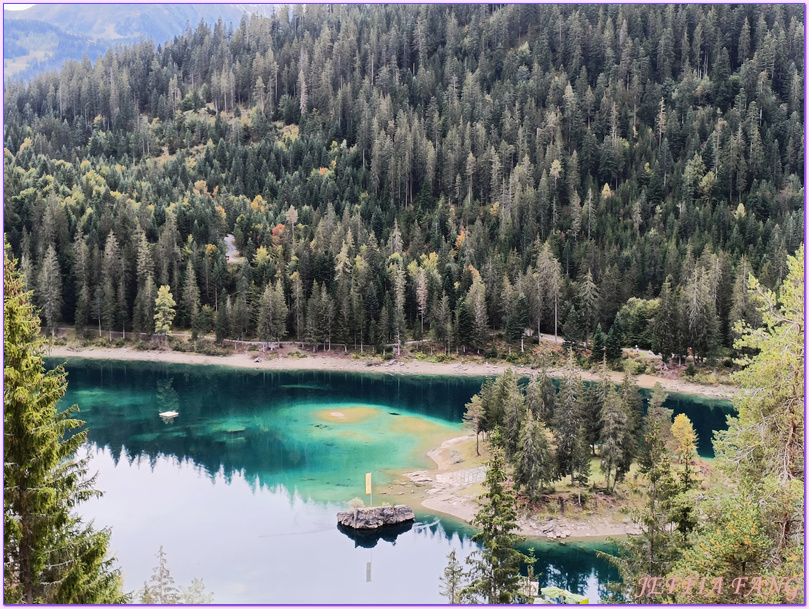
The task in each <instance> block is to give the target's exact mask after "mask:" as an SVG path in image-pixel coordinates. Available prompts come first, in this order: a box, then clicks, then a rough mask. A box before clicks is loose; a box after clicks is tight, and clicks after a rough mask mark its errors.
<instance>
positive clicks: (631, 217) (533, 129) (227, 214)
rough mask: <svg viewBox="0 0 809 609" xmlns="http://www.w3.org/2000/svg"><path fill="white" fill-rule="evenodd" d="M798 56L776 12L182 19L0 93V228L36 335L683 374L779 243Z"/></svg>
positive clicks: (796, 29)
mask: <svg viewBox="0 0 809 609" xmlns="http://www.w3.org/2000/svg"><path fill="white" fill-rule="evenodd" d="M803 61H804V24H803V9H802V7H801V6H799V5H795V6H791V5H768V6H762V5H736V6H729V5H716V6H702V5H688V6H685V5H677V6H663V5H654V6H649V5H646V6H640V5H631V6H630V5H623V6H621V5H609V6H607V5H601V6H599V5H587V6H574V5H559V6H551V5H545V6H539V5H509V6H501V5H464V6H446V5H430V6H403V5H393V6H376V5H375V6H318V5H309V6H306V7H296V8H295V10H294V11H293V16H292V17H291V18H290V15H289V14H287V12H286V10H285V9H281V10H280V12H279V14H278V15H277V16H276V17H275V18H264V17H255V16H254V17H252V18H249V19H248V18H247V17H245V18H243V19H242V22H241V25H240V26H239V27H238V28H237V29H235V30H233V31H231V30H230V28H228V27H226V26H224V25H223V23H222V22H221V21H220V23H219V24H217V25H216V26H215V27H213V28H209V27H208V26H206V25H204V24H202V25H200V26H198V27H197V28H196V29H193V30H191V31H189V32H188V33H186V34H185V35H183V36H181V37H179V38H176V39H175V40H174V41H173V42H171V43H168V44H166V45H165V46H161V47H157V48H156V47H155V45H154V44H152V43H150V42H141V43H139V44H137V45H135V46H132V47H127V48H123V49H119V50H116V51H110V52H108V53H107V54H106V55H104V56H103V57H102V58H100V59H99V60H98V61H97V62H96V63H95V64H91V63H90V62H89V61H85V62H83V63H76V62H71V63H68V64H67V65H66V66H65V67H64V69H63V70H62V71H61V72H60V73H50V74H46V75H42V76H40V77H38V78H36V79H35V80H33V81H32V82H30V83H26V84H18V83H13V84H8V85H7V86H6V89H5V100H6V103H5V107H4V115H5V133H4V140H5V154H4V167H5V176H4V179H5V197H4V211H5V226H4V230H5V231H6V235H7V238H8V240H9V241H10V243H11V245H12V248H13V251H14V252H15V254H16V255H17V256H18V257H20V259H21V266H22V269H23V271H24V273H25V276H26V280H27V282H28V285H29V287H30V288H31V289H33V290H34V291H35V297H36V301H37V303H38V304H39V305H40V306H41V308H42V314H43V317H44V320H45V322H46V324H47V325H49V326H53V325H55V324H57V323H58V322H59V321H60V320H64V322H67V323H75V324H76V325H77V326H89V327H90V328H91V329H92V328H93V327H96V328H98V327H100V328H103V329H115V330H121V329H123V328H125V329H126V331H130V330H132V329H134V330H138V331H142V332H151V331H153V330H154V307H155V298H156V296H157V292H158V288H159V286H162V285H166V286H169V288H170V291H171V293H172V295H173V296H174V299H175V300H176V302H177V311H178V313H177V317H176V319H175V325H179V326H180V327H186V328H192V327H193V328H194V329H195V330H196V331H198V332H212V331H215V332H216V334H217V336H218V337H219V338H222V337H234V338H239V337H256V336H257V337H258V338H260V339H262V340H274V339H277V338H280V337H286V336H292V337H300V338H302V339H307V340H310V341H313V342H314V341H317V342H324V341H329V340H331V341H332V342H345V343H349V344H357V345H359V344H360V343H365V344H368V343H370V344H375V345H379V344H383V343H387V342H391V341H404V340H405V339H406V338H410V337H416V338H419V337H422V336H425V337H429V336H432V337H434V338H435V339H436V340H438V341H442V342H443V344H444V346H445V348H447V349H452V350H453V351H454V350H455V348H456V347H458V346H460V347H468V348H473V349H480V350H483V349H486V348H487V345H488V344H489V343H490V341H491V340H492V336H493V335H495V334H496V333H502V332H504V331H506V332H505V336H506V338H507V339H510V340H513V341H515V342H517V343H518V342H519V340H520V335H521V334H522V330H523V328H525V327H529V328H533V330H534V332H536V330H537V329H541V330H542V331H543V332H551V333H553V332H554V330H555V329H556V328H557V327H558V331H559V333H562V334H564V335H565V336H566V337H567V338H568V339H569V340H571V341H579V342H581V343H584V342H585V341H589V339H590V338H592V336H593V334H594V333H595V334H597V335H599V337H600V340H602V339H603V340H606V339H604V337H605V336H606V337H609V336H610V335H611V339H609V340H611V341H612V342H613V344H614V343H615V342H616V341H620V342H623V343H624V344H627V345H631V346H634V345H636V344H639V345H640V346H642V347H646V348H648V347H651V348H653V349H655V350H656V351H658V352H662V353H663V354H664V357H666V358H667V357H668V356H669V355H670V354H675V355H678V354H684V353H685V352H686V351H687V350H688V348H689V347H690V348H692V349H693V351H694V354H695V355H696V357H697V358H698V359H702V358H705V357H710V356H713V355H716V354H718V353H719V352H721V350H722V349H725V348H728V347H730V346H731V345H732V342H733V339H734V336H733V325H734V323H735V322H736V321H738V320H747V321H749V322H751V323H752V324H754V325H755V324H757V323H758V321H759V320H757V319H756V315H757V314H756V312H755V310H754V307H752V305H751V304H750V303H749V301H748V296H747V289H746V288H747V283H748V278H749V274H750V273H753V274H754V275H755V276H756V277H758V278H759V279H760V281H761V283H762V284H764V285H765V286H767V287H770V288H776V287H777V286H778V285H779V284H780V282H781V281H782V280H783V278H784V277H785V276H786V274H787V255H788V254H790V253H793V252H795V251H796V250H797V248H798V246H799V245H800V243H801V242H802V240H803V223H804V215H803V196H804V191H803V188H804V183H803V182H804V177H803V154H804V152H803V151H804V148H803V141H804V122H803V107H804V83H803V77H802V75H803V73H804V63H803ZM228 233H232V234H234V235H235V241H236V246H237V247H238V249H239V251H240V254H241V257H242V258H243V259H244V262H240V261H239V259H237V260H236V261H235V262H234V261H231V262H230V263H228V261H227V260H226V252H227V248H226V245H225V242H224V237H225V235H226V234H228ZM599 326H600V332H599V330H598V327H599Z"/></svg>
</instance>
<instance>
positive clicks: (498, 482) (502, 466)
mask: <svg viewBox="0 0 809 609" xmlns="http://www.w3.org/2000/svg"><path fill="white" fill-rule="evenodd" d="M497 440H498V439H497V433H495V434H494V435H493V437H492V442H491V458H490V459H489V463H488V468H487V470H486V479H485V480H484V482H483V486H484V488H485V492H484V493H483V495H482V496H481V499H480V501H481V506H480V509H479V510H478V513H477V514H476V515H475V518H474V520H473V521H472V523H473V524H474V525H475V526H476V527H477V528H479V529H480V531H479V532H478V533H477V534H475V536H474V537H472V541H476V542H478V543H479V544H480V549H479V550H476V551H475V552H474V553H473V554H472V555H471V556H470V557H469V558H468V559H467V562H468V563H469V565H470V571H469V577H470V583H469V585H467V586H465V587H464V588H463V590H462V591H461V598H462V599H463V600H464V602H470V603H485V604H490V605H492V604H509V603H512V602H513V601H514V599H515V597H516V596H517V593H518V591H519V587H520V563H521V562H522V555H521V554H520V553H519V552H518V551H517V550H516V549H515V548H514V546H515V545H516V544H517V542H518V541H519V537H518V536H517V535H515V534H514V530H515V529H516V528H517V508H516V497H515V496H514V489H513V488H512V486H511V483H510V482H509V480H508V476H507V474H506V460H505V456H504V454H503V450H502V449H501V448H500V447H499V445H498V444H499V443H498V441H497Z"/></svg>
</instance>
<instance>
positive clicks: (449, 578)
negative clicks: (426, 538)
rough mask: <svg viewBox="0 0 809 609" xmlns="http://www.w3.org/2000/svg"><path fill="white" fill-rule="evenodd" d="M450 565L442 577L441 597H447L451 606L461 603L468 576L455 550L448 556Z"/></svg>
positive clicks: (448, 564)
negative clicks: (462, 591)
mask: <svg viewBox="0 0 809 609" xmlns="http://www.w3.org/2000/svg"><path fill="white" fill-rule="evenodd" d="M447 559H448V561H449V562H448V563H447V566H446V567H445V568H444V574H443V575H442V576H441V591H440V592H441V595H442V596H446V597H447V601H448V602H449V604H450V605H457V604H459V603H460V602H461V590H462V589H463V587H464V584H465V582H466V576H465V574H464V571H463V567H462V566H461V563H460V562H458V559H457V558H456V557H455V550H452V551H451V552H450V553H449V554H448V555H447Z"/></svg>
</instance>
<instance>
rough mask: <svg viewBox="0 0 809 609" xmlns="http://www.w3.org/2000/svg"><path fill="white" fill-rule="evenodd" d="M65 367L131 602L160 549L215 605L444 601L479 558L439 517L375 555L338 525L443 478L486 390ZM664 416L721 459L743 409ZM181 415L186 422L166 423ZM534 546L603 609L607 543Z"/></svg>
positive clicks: (177, 575) (310, 374)
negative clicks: (431, 478)
mask: <svg viewBox="0 0 809 609" xmlns="http://www.w3.org/2000/svg"><path fill="white" fill-rule="evenodd" d="M49 363H51V364H53V363H54V360H49ZM66 369H67V371H68V373H69V374H68V381H69V385H68V392H67V395H66V396H65V398H64V401H63V403H64V404H73V403H77V404H79V407H80V410H81V411H80V413H79V415H78V417H79V418H81V419H82V420H84V421H86V422H87V428H88V429H89V433H88V437H89V443H88V446H87V447H86V449H85V450H86V452H87V454H89V456H90V458H91V463H90V470H91V472H96V471H97V472H98V478H97V481H96V487H97V488H99V489H101V490H102V491H104V493H105V494H104V496H103V497H102V498H100V499H96V500H93V501H91V502H88V503H86V504H84V505H82V506H81V513H82V514H84V515H85V516H86V517H87V518H92V519H94V520H95V523H96V525H97V526H99V527H100V526H109V527H111V528H112V531H113V533H112V539H111V548H112V551H113V552H114V553H115V554H116V556H117V558H118V563H119V565H120V566H121V567H122V569H123V572H124V578H125V589H126V590H128V591H135V590H137V589H139V588H142V587H143V583H144V582H145V581H146V580H148V579H149V577H150V576H151V573H152V569H153V567H154V566H155V565H156V558H155V554H156V553H157V551H158V548H159V547H160V546H161V545H162V546H163V548H164V550H165V552H166V555H167V559H168V567H169V568H170V570H171V574H172V576H173V577H174V580H175V582H176V584H178V585H181V586H185V585H187V584H188V583H190V581H191V579H192V578H195V577H198V578H201V579H203V580H204V582H205V587H206V590H208V591H210V592H213V593H214V595H215V596H214V602H216V603H273V604H290V603H318V604H320V603H348V604H365V603H369V604H389V603H409V604H421V603H425V604H426V603H443V602H445V601H446V599H444V598H443V597H442V596H441V595H440V594H439V577H440V575H441V573H442V571H443V569H444V567H445V566H446V560H447V559H446V556H447V554H448V553H449V552H450V551H451V550H452V549H455V550H456V551H457V552H456V553H457V555H458V557H459V559H460V560H461V561H463V559H464V558H465V557H466V556H468V555H469V554H470V553H471V552H472V551H473V550H474V549H475V544H473V543H472V542H471V541H470V537H471V535H472V531H471V530H470V529H469V528H468V527H467V526H466V525H464V524H463V523H460V522H458V521H456V520H454V519H451V518H442V517H439V516H438V515H436V514H434V513H430V512H428V511H426V510H421V511H417V518H416V523H415V524H414V526H413V527H412V528H410V529H409V530H407V531H404V532H401V533H400V534H398V535H389V536H388V537H387V538H381V539H376V538H374V539H371V540H365V541H363V542H361V543H357V542H355V541H354V540H353V539H351V538H349V537H348V536H346V535H344V534H343V533H341V532H340V531H338V530H337V526H336V513H337V512H338V511H339V510H341V509H345V507H346V502H347V501H348V500H350V499H351V498H353V497H357V496H359V497H363V498H364V499H366V501H367V496H365V494H364V491H365V484H364V482H365V472H368V471H372V472H373V476H374V487H375V488H380V489H381V488H384V487H385V484H386V483H388V482H390V481H391V480H392V479H393V478H394V477H395V476H396V473H397V472H401V471H402V470H408V469H424V468H428V467H430V465H431V461H429V460H428V459H427V457H426V456H425V455H424V452H425V451H426V450H427V448H429V447H430V446H431V445H433V444H432V443H431V442H433V440H434V439H435V438H438V437H449V436H451V435H453V434H456V433H457V434H460V433H462V428H461V423H460V421H461V416H462V414H463V409H464V405H465V404H466V402H467V401H468V400H469V399H470V398H471V396H472V395H474V394H475V393H477V392H478V391H479V390H480V385H481V383H482V381H483V378H474V377H449V376H443V377H436V376H409V375H407V376H406V375H392V374H366V373H362V374H360V373H343V372H319V371H305V372H281V371H252V370H237V369H232V368H225V367H218V366H181V365H171V364H163V363H141V362H137V363H134V362H98V361H92V360H83V359H71V360H69V361H68V363H67V365H66ZM644 394H645V395H648V392H644ZM666 406H667V407H670V408H673V409H674V412H675V414H678V413H680V412H685V413H686V414H687V415H688V416H689V417H690V418H691V419H692V421H693V422H694V426H695V428H696V430H697V432H698V434H699V452H700V454H702V455H703V456H708V457H710V456H712V455H713V453H712V451H711V446H710V436H711V432H712V431H713V430H715V429H722V428H724V427H725V417H726V415H727V414H729V413H730V412H732V409H731V407H730V405H729V404H728V403H727V402H722V401H718V400H706V399H702V398H695V397H691V396H683V395H674V396H671V397H670V398H669V400H668V402H667V404H666ZM168 410H174V411H177V412H178V413H179V414H178V416H177V417H176V418H175V419H172V420H170V421H164V420H163V419H161V418H160V416H159V414H158V413H160V412H164V411H168ZM383 500H389V501H391V502H393V501H394V499H392V498H390V497H385V498H377V496H375V497H374V501H375V504H378V503H380V502H381V501H383ZM530 545H531V546H532V547H534V549H535V551H536V555H537V557H538V561H537V563H536V566H535V568H536V570H537V571H538V572H540V573H541V575H540V582H541V584H542V585H543V586H544V585H549V584H553V585H558V586H561V587H564V588H567V589H569V590H571V591H573V592H577V593H580V594H586V595H587V596H589V597H590V598H591V602H594V601H596V600H597V599H598V598H599V596H600V594H601V592H602V591H603V587H604V585H605V583H606V582H607V581H609V580H611V579H615V578H616V577H617V573H616V572H615V570H614V569H612V568H611V567H610V566H609V565H607V564H606V563H605V562H604V561H602V560H600V559H598V558H596V556H595V551H596V550H597V549H602V550H604V549H609V545H608V544H606V543H604V542H599V543H592V542H591V543H569V544H568V545H566V546H560V545H558V544H555V543H552V542H547V543H545V542H541V541H537V542H532V543H531V544H530ZM371 546H372V547H371ZM526 548H527V545H526ZM523 549H525V548H523Z"/></svg>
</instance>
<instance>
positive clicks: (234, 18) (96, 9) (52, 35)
mask: <svg viewBox="0 0 809 609" xmlns="http://www.w3.org/2000/svg"><path fill="white" fill-rule="evenodd" d="M245 12H247V11H246V10H245V9H244V8H242V7H238V6H235V5H216V4H170V5H162V4H140V5H133V4H118V5H114V4H106V5H103V4H100V5H76V4H37V5H34V6H32V7H31V8H29V9H26V10H24V11H3V30H4V40H3V68H4V71H5V74H6V75H7V76H16V77H18V78H24V79H25V78H31V77H33V76H35V75H37V74H40V73H42V72H45V71H49V70H55V69H58V68H60V67H61V66H62V65H63V64H64V62H65V61H67V60H68V59H74V60H77V61H79V60H81V59H82V57H83V55H85V54H86V55H87V56H88V57H89V58H90V60H91V61H95V59H96V58H97V57H98V56H99V55H101V54H103V53H104V52H106V50H107V49H108V48H109V47H110V46H112V45H116V44H133V43H135V42H137V41H138V40H140V39H141V38H146V39H149V40H153V41H154V42H155V44H163V43H165V42H167V41H169V40H171V39H172V38H173V37H174V36H177V35H179V34H181V33H182V32H184V31H185V30H186V29H187V27H189V26H190V27H196V26H197V25H198V24H199V22H200V21H205V22H206V23H208V24H211V25H212V24H214V23H216V21H217V20H218V19H219V18H220V17H221V18H222V20H223V21H224V23H226V24H229V25H233V26H234V27H235V26H237V25H238V24H239V20H240V19H241V17H242V15H244V14H245Z"/></svg>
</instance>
